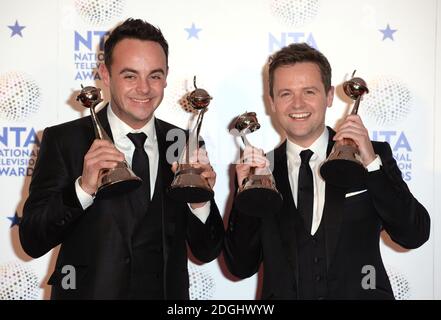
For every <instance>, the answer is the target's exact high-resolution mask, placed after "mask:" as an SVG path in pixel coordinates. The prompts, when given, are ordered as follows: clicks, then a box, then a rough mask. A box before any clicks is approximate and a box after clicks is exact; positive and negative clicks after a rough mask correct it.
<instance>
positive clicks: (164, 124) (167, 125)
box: [156, 118, 185, 131]
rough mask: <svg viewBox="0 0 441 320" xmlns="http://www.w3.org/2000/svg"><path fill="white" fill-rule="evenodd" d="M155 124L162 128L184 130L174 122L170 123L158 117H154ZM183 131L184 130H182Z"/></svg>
mask: <svg viewBox="0 0 441 320" xmlns="http://www.w3.org/2000/svg"><path fill="white" fill-rule="evenodd" d="M156 124H157V125H159V127H160V128H161V129H163V130H166V131H168V130H172V129H180V130H184V129H182V128H180V127H178V126H175V125H174V124H171V123H169V122H167V121H164V120H161V119H159V118H156ZM184 131H185V130H184Z"/></svg>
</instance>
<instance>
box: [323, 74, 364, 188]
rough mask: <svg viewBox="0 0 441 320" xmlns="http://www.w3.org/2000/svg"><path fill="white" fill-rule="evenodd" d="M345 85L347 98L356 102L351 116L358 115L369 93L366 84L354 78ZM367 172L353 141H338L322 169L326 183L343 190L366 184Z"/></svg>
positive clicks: (360, 79)
mask: <svg viewBox="0 0 441 320" xmlns="http://www.w3.org/2000/svg"><path fill="white" fill-rule="evenodd" d="M354 74H355V71H354V72H353V73H352V78H351V79H350V80H349V81H346V82H344V83H343V90H344V92H345V93H346V95H347V96H349V97H350V98H351V99H353V100H355V104H354V107H353V108H352V112H351V114H357V112H358V108H359V106H360V101H361V99H362V98H363V95H364V94H366V93H369V89H368V88H367V85H366V82H365V81H364V80H363V79H362V78H357V77H354ZM366 173H367V170H366V168H365V167H364V165H363V163H362V162H361V160H360V152H359V150H358V147H357V145H356V144H355V142H354V141H353V140H352V139H343V140H342V141H337V142H336V143H335V145H334V148H333V150H332V152H331V154H330V155H329V156H328V158H327V159H326V161H325V162H323V164H322V166H321V167H320V174H321V176H322V177H323V179H324V180H325V181H326V183H329V184H332V185H336V186H339V187H342V188H351V187H357V186H361V185H363V184H364V182H365V180H366Z"/></svg>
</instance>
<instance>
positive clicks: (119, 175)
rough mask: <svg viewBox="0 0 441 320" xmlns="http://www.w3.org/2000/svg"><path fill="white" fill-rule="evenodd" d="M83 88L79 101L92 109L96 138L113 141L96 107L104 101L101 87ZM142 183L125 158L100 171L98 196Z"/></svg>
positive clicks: (106, 195)
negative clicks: (98, 116)
mask: <svg viewBox="0 0 441 320" xmlns="http://www.w3.org/2000/svg"><path fill="white" fill-rule="evenodd" d="M81 88H82V89H81V92H80V94H79V95H78V96H77V101H80V102H81V104H82V105H83V106H84V107H86V108H89V109H90V115H91V117H92V123H93V129H94V131H95V137H96V139H102V140H107V141H109V142H111V143H113V141H112V139H110V137H109V136H108V135H107V133H106V131H105V130H104V128H103V126H102V125H101V123H100V122H99V120H98V118H97V116H96V112H95V107H96V106H97V105H98V104H99V103H100V102H102V101H103V99H101V89H99V88H96V87H92V86H87V87H83V86H81ZM141 183H142V180H141V178H139V177H137V176H136V175H135V174H134V173H133V171H132V170H131V169H130V168H129V166H128V165H127V162H126V161H125V160H124V161H120V162H118V164H117V165H116V167H114V168H111V169H102V170H101V171H100V173H99V175H98V189H97V192H96V197H97V198H98V197H108V196H114V195H118V194H121V193H124V192H128V191H130V190H133V189H135V188H137V187H139V186H140V185H141Z"/></svg>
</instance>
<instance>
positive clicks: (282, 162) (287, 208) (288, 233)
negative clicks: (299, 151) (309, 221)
mask: <svg viewBox="0 0 441 320" xmlns="http://www.w3.org/2000/svg"><path fill="white" fill-rule="evenodd" d="M288 174H289V172H288V166H287V157H286V141H285V142H284V143H283V144H282V145H280V146H279V147H278V148H277V149H275V150H274V171H273V175H274V179H275V180H276V186H277V189H278V190H279V192H280V193H281V194H282V197H283V207H282V209H281V210H279V212H277V213H276V221H277V222H278V224H279V230H280V236H281V238H282V245H283V248H284V250H285V252H286V253H287V257H288V261H289V263H290V264H291V266H292V268H293V269H294V272H295V275H296V280H297V282H296V283H298V276H299V275H298V257H297V239H296V233H295V219H294V217H295V214H297V208H296V207H295V204H294V200H293V196H292V190H291V186H290V184H289V178H288Z"/></svg>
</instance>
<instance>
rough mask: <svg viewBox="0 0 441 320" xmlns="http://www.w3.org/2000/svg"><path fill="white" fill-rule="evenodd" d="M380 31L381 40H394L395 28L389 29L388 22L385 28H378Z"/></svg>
mask: <svg viewBox="0 0 441 320" xmlns="http://www.w3.org/2000/svg"><path fill="white" fill-rule="evenodd" d="M380 32H381V33H383V41H384V40H386V39H388V38H389V39H391V40H392V41H394V37H393V34H394V33H395V32H397V29H391V28H390V26H389V23H388V24H387V27H386V29H380Z"/></svg>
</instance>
